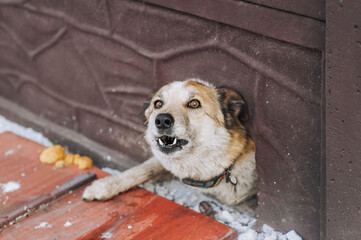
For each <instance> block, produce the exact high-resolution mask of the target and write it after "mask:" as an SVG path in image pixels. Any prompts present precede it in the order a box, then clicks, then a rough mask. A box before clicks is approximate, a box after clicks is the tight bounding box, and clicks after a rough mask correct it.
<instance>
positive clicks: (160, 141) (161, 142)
mask: <svg viewBox="0 0 361 240" xmlns="http://www.w3.org/2000/svg"><path fill="white" fill-rule="evenodd" d="M158 142H159V144H160V145H162V146H164V145H165V144H164V143H163V141H162V140H160V138H159V139H158Z"/></svg>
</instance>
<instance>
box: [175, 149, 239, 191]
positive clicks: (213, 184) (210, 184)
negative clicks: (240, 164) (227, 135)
mask: <svg viewBox="0 0 361 240" xmlns="http://www.w3.org/2000/svg"><path fill="white" fill-rule="evenodd" d="M241 155H242V153H241V154H240V156H241ZM240 156H238V157H237V158H236V159H235V160H234V161H233V163H232V165H231V166H230V167H229V168H226V169H225V170H224V172H223V173H222V174H220V175H218V176H216V177H214V178H212V179H210V180H208V181H198V180H194V179H190V178H182V182H183V183H184V184H187V185H190V186H192V187H198V188H202V189H207V188H212V187H216V186H218V184H219V183H220V182H221V181H222V180H223V179H224V178H225V179H226V182H227V183H228V182H229V183H231V184H232V185H234V186H235V185H237V183H238V181H237V178H236V177H234V176H231V171H232V169H233V167H234V165H235V164H236V161H237V159H238V158H239V157H240Z"/></svg>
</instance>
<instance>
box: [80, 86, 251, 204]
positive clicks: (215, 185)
mask: <svg viewBox="0 0 361 240" xmlns="http://www.w3.org/2000/svg"><path fill="white" fill-rule="evenodd" d="M144 117H145V123H146V125H147V129H146V132H145V139H146V141H147V142H148V144H149V146H150V148H151V150H152V153H153V157H151V158H150V159H148V160H146V161H145V162H143V163H142V164H140V165H138V166H136V167H133V168H130V169H128V170H126V171H124V172H122V173H120V174H118V175H113V176H108V177H105V178H103V179H99V180H96V181H94V182H93V183H92V184H91V185H90V186H88V187H87V188H86V189H85V190H84V192H83V196H82V197H83V199H84V200H87V201H91V200H107V199H110V198H112V197H114V196H116V195H118V194H119V193H121V192H124V191H127V190H128V189H130V188H132V187H134V186H136V185H139V184H142V183H144V182H146V181H147V180H149V179H151V178H153V177H154V176H158V175H159V174H162V173H163V172H164V171H169V172H171V173H172V174H173V175H174V176H176V177H178V178H179V179H180V180H181V181H182V182H183V183H184V184H186V185H190V186H191V187H195V188H198V189H199V190H200V191H202V192H205V193H208V194H210V195H213V196H214V197H216V198H217V199H219V200H220V201H221V202H223V203H226V204H229V205H235V204H238V203H240V202H242V201H244V200H246V199H247V198H249V197H251V196H253V195H254V194H255V193H256V192H257V173H256V161H255V144H254V142H253V141H252V139H251V138H250V137H249V136H248V134H247V132H246V129H245V127H244V126H243V123H244V122H245V121H247V120H248V118H249V113H248V108H247V105H246V102H245V100H244V99H243V97H242V96H241V95H240V94H238V93H237V92H235V91H233V90H231V89H228V88H222V87H221V88H216V87H214V86H213V85H212V84H210V83H208V82H205V81H202V80H199V79H187V80H185V81H179V82H178V81H177V82H172V83H170V84H167V85H165V86H163V87H162V88H161V89H160V90H159V91H158V92H156V93H155V94H154V95H153V96H151V99H150V100H149V101H147V102H146V104H145V111H144Z"/></svg>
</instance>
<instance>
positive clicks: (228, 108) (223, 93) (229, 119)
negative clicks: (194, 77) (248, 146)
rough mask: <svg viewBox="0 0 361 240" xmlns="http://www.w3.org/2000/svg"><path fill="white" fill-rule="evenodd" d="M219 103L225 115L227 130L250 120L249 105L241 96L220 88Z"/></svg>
mask: <svg viewBox="0 0 361 240" xmlns="http://www.w3.org/2000/svg"><path fill="white" fill-rule="evenodd" d="M217 91H218V101H219V103H220V105H221V109H222V113H223V115H224V124H225V126H226V128H227V129H231V128H233V126H234V125H238V124H241V123H243V122H245V121H247V120H248V119H249V112H248V107H247V103H246V101H245V100H244V98H243V97H242V95H241V94H239V93H237V92H236V91H233V90H231V89H228V88H224V87H221V88H218V89H217Z"/></svg>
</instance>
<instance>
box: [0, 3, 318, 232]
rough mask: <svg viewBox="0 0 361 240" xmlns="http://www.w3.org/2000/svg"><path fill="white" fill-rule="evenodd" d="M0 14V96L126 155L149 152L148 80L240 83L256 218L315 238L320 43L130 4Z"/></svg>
mask: <svg viewBox="0 0 361 240" xmlns="http://www.w3.org/2000/svg"><path fill="white" fill-rule="evenodd" d="M242 6H243V5H242ZM242 6H241V7H242ZM259 9H261V10H262V9H263V8H256V10H257V11H258V10H259ZM261 10H260V13H262V11H261ZM267 11H268V10H267ZM253 14H255V12H253ZM273 14H277V11H276V10H275V12H273ZM280 14H284V13H282V12H280ZM261 20H262V19H260V20H259V21H261ZM278 20H279V19H278ZM312 21H313V20H312ZM0 23H1V24H0V51H1V54H0V95H1V96H2V97H5V98H6V99H8V100H10V101H12V102H14V103H17V104H19V105H21V106H22V107H24V108H26V109H28V110H30V111H31V112H33V113H35V114H37V115H39V116H41V117H42V118H44V119H47V120H51V121H52V122H54V123H56V124H58V125H61V126H64V127H66V128H67V129H70V130H72V131H74V132H76V133H79V134H81V135H84V136H86V137H87V138H89V139H92V140H94V141H96V142H98V143H99V144H101V145H104V146H106V147H108V148H111V149H113V150H116V151H118V152H119V153H121V154H122V155H123V156H125V158H127V159H130V160H133V161H136V162H142V161H143V160H144V159H146V158H147V157H148V156H149V150H148V149H147V146H146V144H145V143H144V141H143V140H142V133H143V131H144V125H143V123H142V117H141V116H140V112H141V108H142V104H143V102H144V100H145V99H146V98H147V95H148V94H149V93H150V92H151V91H152V90H153V89H156V88H158V87H160V86H162V85H163V84H166V83H168V82H171V81H175V80H183V79H185V78H189V77H198V78H201V79H204V80H207V81H210V82H212V83H214V84H216V85H228V86H231V87H233V88H236V89H237V90H239V91H240V92H241V93H242V94H243V95H244V97H245V99H246V100H247V102H248V104H249V108H250V111H251V120H250V122H249V123H248V125H247V127H248V128H249V130H250V133H251V136H252V138H253V139H254V140H255V142H256V146H257V165H258V172H259V175H260V181H259V189H260V192H259V208H258V213H259V215H260V221H261V222H266V223H268V224H269V225H271V226H273V227H276V228H277V229H279V230H283V231H286V230H290V229H296V230H297V231H298V232H299V233H300V234H301V235H303V236H305V237H306V238H308V239H317V238H318V235H319V217H320V216H319V207H320V189H319V187H320V175H319V174H320V172H319V171H320V150H321V144H320V135H321V111H320V103H321V80H322V79H321V78H322V53H321V51H320V50H315V49H310V48H307V47H302V46H300V45H296V44H293V43H290V42H285V41H279V40H276V39H272V38H270V37H264V36H262V35H259V34H254V33H252V32H250V31H245V30H242V29H240V28H238V27H234V26H229V25H225V24H222V23H219V22H215V21H211V20H206V19H204V18H200V17H196V16H191V15H187V14H184V13H180V12H176V11H173V10H167V9H165V8H162V7H156V6H154V5H149V4H145V3H140V2H130V1H30V2H26V3H24V4H17V3H14V4H1V5H0ZM243 24H245V23H243ZM318 24H321V25H322V21H320V22H319V23H318ZM245 25H246V24H245ZM295 26H296V25H295ZM302 27H304V26H302ZM288 30H289V29H288ZM295 31H296V32H297V29H295ZM279 32H282V31H280V30H279ZM290 32H291V33H292V31H290ZM289 35H291V34H289ZM283 37H287V35H283ZM290 38H291V37H290ZM321 39H322V37H321ZM291 42H292V41H291ZM311 45H312V44H311Z"/></svg>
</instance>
